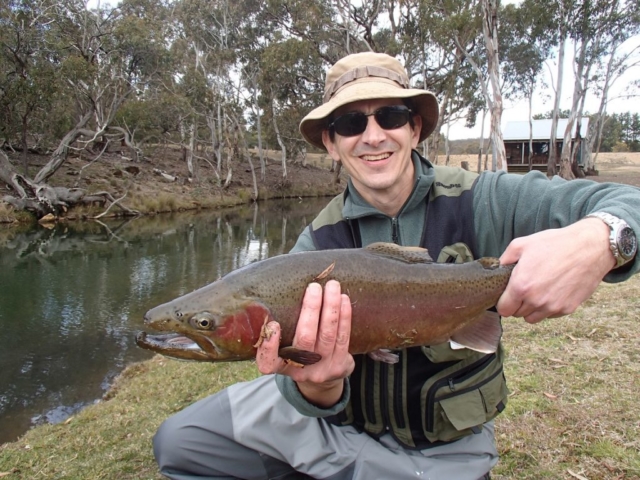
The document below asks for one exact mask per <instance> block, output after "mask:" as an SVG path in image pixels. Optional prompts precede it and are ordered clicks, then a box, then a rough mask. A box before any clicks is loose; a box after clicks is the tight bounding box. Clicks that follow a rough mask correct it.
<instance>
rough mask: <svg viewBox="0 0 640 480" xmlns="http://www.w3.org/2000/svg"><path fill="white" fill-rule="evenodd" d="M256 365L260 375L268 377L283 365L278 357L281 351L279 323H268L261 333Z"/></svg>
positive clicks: (257, 345)
mask: <svg viewBox="0 0 640 480" xmlns="http://www.w3.org/2000/svg"><path fill="white" fill-rule="evenodd" d="M256 347H257V349H258V351H257V353H256V363H257V365H258V370H259V371H260V373H263V374H265V375H268V374H270V373H276V372H277V371H278V370H279V368H280V367H281V364H282V359H281V358H279V357H278V350H279V349H280V324H279V323H278V322H273V321H272V322H269V323H267V324H266V325H265V326H264V327H263V328H262V331H261V332H260V340H258V343H257V344H256Z"/></svg>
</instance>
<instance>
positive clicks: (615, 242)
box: [585, 212, 638, 268]
mask: <svg viewBox="0 0 640 480" xmlns="http://www.w3.org/2000/svg"><path fill="white" fill-rule="evenodd" d="M587 217H595V218H599V219H600V220H602V221H603V222H604V223H606V224H607V226H608V227H609V248H610V249H611V253H613V256H614V257H615V259H616V266H615V267H614V268H618V267H621V266H622V265H624V264H626V263H629V262H630V261H631V260H633V257H635V256H636V252H637V251H638V239H637V237H636V234H635V232H634V231H633V229H632V228H631V227H630V226H629V224H628V223H627V222H625V221H624V220H622V219H621V218H618V217H616V216H615V215H611V214H610V213H606V212H595V213H590V214H589V215H587ZM587 217H585V218H587Z"/></svg>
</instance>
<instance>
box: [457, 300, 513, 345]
mask: <svg viewBox="0 0 640 480" xmlns="http://www.w3.org/2000/svg"><path fill="white" fill-rule="evenodd" d="M501 336H502V324H501V323H500V315H498V314H497V313H496V312H492V311H490V310H487V311H485V312H483V313H482V314H480V315H478V317H476V318H475V319H474V320H472V321H471V322H470V323H469V324H468V325H467V326H466V327H464V328H463V329H461V330H458V331H457V332H456V333H454V334H453V335H452V336H451V340H453V341H454V342H456V343H458V344H460V345H462V346H464V347H467V348H468V349H470V350H475V351H476V352H482V353H494V352H495V351H496V350H497V349H498V344H499V343H500V337H501Z"/></svg>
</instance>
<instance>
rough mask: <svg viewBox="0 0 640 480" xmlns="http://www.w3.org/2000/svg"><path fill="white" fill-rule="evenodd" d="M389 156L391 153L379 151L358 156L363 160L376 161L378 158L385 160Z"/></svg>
mask: <svg viewBox="0 0 640 480" xmlns="http://www.w3.org/2000/svg"><path fill="white" fill-rule="evenodd" d="M390 156H391V153H389V152H386V153H380V154H378V155H361V156H360V158H361V159H362V160H364V161H365V162H377V161H380V160H386V159H387V158H389V157H390Z"/></svg>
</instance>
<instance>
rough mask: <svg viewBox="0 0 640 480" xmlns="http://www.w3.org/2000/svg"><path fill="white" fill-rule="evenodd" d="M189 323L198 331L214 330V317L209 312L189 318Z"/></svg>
mask: <svg viewBox="0 0 640 480" xmlns="http://www.w3.org/2000/svg"><path fill="white" fill-rule="evenodd" d="M189 323H190V324H191V326H192V327H194V328H197V329H199V330H213V329H214V328H216V317H215V315H212V314H211V313H209V312H201V313H197V314H195V315H194V316H193V317H191V320H189Z"/></svg>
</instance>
